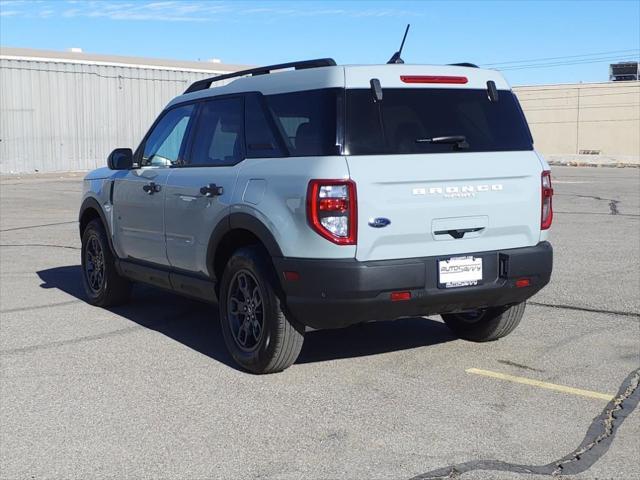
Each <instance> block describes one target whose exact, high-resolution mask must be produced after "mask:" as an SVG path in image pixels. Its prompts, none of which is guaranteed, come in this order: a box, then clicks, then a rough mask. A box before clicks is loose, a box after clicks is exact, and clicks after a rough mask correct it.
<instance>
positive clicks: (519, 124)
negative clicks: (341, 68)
mask: <svg viewBox="0 0 640 480" xmlns="http://www.w3.org/2000/svg"><path fill="white" fill-rule="evenodd" d="M532 148H533V145H532V140H531V134H530V132H529V128H528V126H527V123H526V121H525V119H524V115H523V114H522V111H521V109H520V105H519V104H518V101H517V99H516V98H515V96H514V95H513V93H511V92H510V91H507V90H501V91H499V96H498V100H497V101H491V100H489V97H488V95H487V91H486V90H472V89H440V88H437V89H436V88H429V89H426V88H423V89H408V88H390V89H384V90H383V97H382V101H381V102H378V103H376V102H375V101H374V95H373V94H372V92H371V90H369V89H357V90H356V89H353V90H347V91H346V150H345V151H346V152H348V154H349V155H379V154H406V153H443V152H453V151H462V152H486V151H505V150H531V149H532Z"/></svg>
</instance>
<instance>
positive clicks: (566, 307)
mask: <svg viewBox="0 0 640 480" xmlns="http://www.w3.org/2000/svg"><path fill="white" fill-rule="evenodd" d="M527 305H535V306H537V307H549V308H560V309H562V310H578V311H580V312H591V313H604V314H606V315H620V316H622V317H637V318H640V313H636V312H623V311H621V310H603V309H601V308H589V307H577V306H575V305H561V304H554V303H542V302H527Z"/></svg>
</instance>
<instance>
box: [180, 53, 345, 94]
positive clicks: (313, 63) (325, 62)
mask: <svg viewBox="0 0 640 480" xmlns="http://www.w3.org/2000/svg"><path fill="white" fill-rule="evenodd" d="M335 66H336V62H335V60H334V59H332V58H317V59H314V60H301V61H298V62H289V63H279V64H277V65H267V66H265V67H258V68H250V69H248V70H240V71H238V72H233V73H227V74H224V75H217V76H215V77H210V78H205V79H203V80H198V81H197V82H194V83H192V84H191V85H190V86H189V88H187V89H186V90H185V91H184V93H192V92H198V91H200V90H206V89H207V88H209V87H210V86H211V84H212V83H213V82H218V81H220V80H228V79H231V78H237V77H244V76H245V75H253V76H256V75H266V74H268V73H271V72H272V71H273V70H284V69H287V68H295V69H296V70H304V69H307V68H317V67H335Z"/></svg>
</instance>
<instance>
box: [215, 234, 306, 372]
mask: <svg viewBox="0 0 640 480" xmlns="http://www.w3.org/2000/svg"><path fill="white" fill-rule="evenodd" d="M277 286H278V280H277V277H276V275H275V273H274V271H273V267H272V266H271V262H270V261H269V257H268V254H267V253H266V252H264V251H263V250H262V249H260V248H259V247H257V246H251V247H244V248H241V249H239V250H237V251H236V252H234V254H233V255H232V256H231V258H230V259H229V261H228V262H227V265H226V267H225V270H224V273H223V274H222V280H221V285H220V297H219V302H218V305H219V309H220V323H221V326H222V334H223V336H224V341H225V344H226V345H227V348H228V350H229V353H231V356H232V357H233V359H234V360H235V361H236V362H237V363H238V364H239V365H240V366H241V367H243V368H244V369H246V370H249V371H250V372H253V373H275V372H280V371H282V370H284V369H286V368H287V367H289V366H291V365H292V364H293V363H294V362H295V361H296V359H297V358H298V355H299V354H300V350H301V349H302V344H303V342H304V326H302V325H300V324H299V323H297V322H295V321H294V320H290V319H288V318H287V316H286V314H285V312H284V311H283V308H282V301H281V299H280V296H279V295H278V293H279V292H278V291H277Z"/></svg>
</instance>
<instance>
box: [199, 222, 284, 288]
mask: <svg viewBox="0 0 640 480" xmlns="http://www.w3.org/2000/svg"><path fill="white" fill-rule="evenodd" d="M232 230H247V231H248V232H251V233H252V234H253V235H255V236H256V237H258V239H259V240H260V241H261V242H262V244H263V245H264V246H265V248H266V249H267V252H269V255H270V256H271V257H272V258H274V257H275V258H281V257H282V250H280V246H279V245H278V242H277V241H276V239H275V237H274V236H273V234H272V233H271V231H270V230H269V229H268V228H267V226H266V225H265V224H264V223H262V222H261V221H260V220H258V219H257V218H256V217H254V216H252V215H249V214H247V213H240V212H237V213H231V214H229V215H227V216H226V217H225V218H223V219H222V220H221V221H220V222H219V223H218V225H217V226H216V228H215V229H214V230H213V232H212V234H211V237H210V238H209V245H208V247H207V266H208V268H209V276H210V278H213V279H215V272H214V271H213V265H214V260H215V257H216V252H217V250H218V246H219V245H220V242H221V241H222V239H223V238H224V236H225V235H226V234H227V233H229V232H230V231H232Z"/></svg>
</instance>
